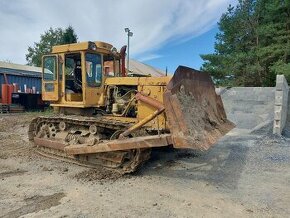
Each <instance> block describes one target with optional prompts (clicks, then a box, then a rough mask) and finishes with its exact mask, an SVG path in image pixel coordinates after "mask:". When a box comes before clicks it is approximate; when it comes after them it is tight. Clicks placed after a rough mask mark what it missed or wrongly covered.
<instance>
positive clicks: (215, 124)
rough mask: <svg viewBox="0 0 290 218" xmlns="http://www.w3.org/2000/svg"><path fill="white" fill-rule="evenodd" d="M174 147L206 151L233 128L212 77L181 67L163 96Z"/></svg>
mask: <svg viewBox="0 0 290 218" xmlns="http://www.w3.org/2000/svg"><path fill="white" fill-rule="evenodd" d="M164 105H165V113H166V117H167V119H168V121H169V128H170V132H171V135H172V141H173V146H174V147H175V148H192V149H200V150H207V149H208V148H210V147H211V146H212V145H213V144H214V143H216V142H217V140H218V139H219V138H221V137H222V136H223V135H225V134H226V133H227V132H229V131H230V130H231V129H232V128H234V126H235V125H234V124H233V123H232V122H230V121H229V120H227V117H226V113H225V110H224V107H223V103H222V100H221V97H220V96H219V95H217V94H216V92H215V88H214V84H213V82H212V80H211V77H210V76H209V74H207V73H205V72H200V71H197V70H194V69H191V68H188V67H184V66H179V67H178V68H177V69H176V71H175V74H174V76H173V77H172V79H171V80H170V82H169V83H168V85H167V91H166V92H165V93H164Z"/></svg>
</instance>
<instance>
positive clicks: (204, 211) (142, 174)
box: [0, 114, 290, 217]
mask: <svg viewBox="0 0 290 218" xmlns="http://www.w3.org/2000/svg"><path fill="white" fill-rule="evenodd" d="M36 115H37V114H24V115H9V116H5V115H0V123H1V125H0V193H1V196H0V217H19V216H21V217H287V216H289V214H290V207H289V205H290V140H289V139H287V138H278V137H273V136H270V134H268V130H267V129H266V130H263V131H256V132H255V133H251V134H241V132H239V130H238V129H235V130H233V131H232V132H230V133H229V134H228V135H227V136H226V137H225V138H223V139H222V140H221V141H220V142H219V143H218V144H216V145H215V146H214V147H213V148H212V149H210V150H209V151H207V152H204V153H197V152H193V151H174V150H172V149H163V150H155V151H154V152H153V154H152V158H151V160H150V161H149V162H148V163H147V164H146V165H145V166H144V167H143V168H142V169H141V170H139V171H138V172H137V173H135V174H133V175H127V176H124V177H120V176H115V175H113V174H109V173H108V172H106V171H101V170H99V171H98V170H90V169H88V168H84V167H81V166H77V165H72V164H69V163H64V162H61V161H56V160H51V159H48V158H45V157H42V156H39V155H37V154H36V153H35V152H34V148H33V146H32V145H30V143H29V142H28V140H27V127H28V123H29V121H30V120H31V119H32V118H33V117H34V116H36Z"/></svg>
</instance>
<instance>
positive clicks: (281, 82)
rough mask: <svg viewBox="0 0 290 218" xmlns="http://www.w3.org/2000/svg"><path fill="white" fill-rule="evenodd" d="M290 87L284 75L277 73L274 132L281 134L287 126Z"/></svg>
mask: <svg viewBox="0 0 290 218" xmlns="http://www.w3.org/2000/svg"><path fill="white" fill-rule="evenodd" d="M288 92H289V87H288V83H287V80H286V78H285V77H284V75H277V77H276V90H275V108H274V126H273V133H274V134H277V135H281V134H282V131H283V129H284V127H285V123H286V119H287V112H288Z"/></svg>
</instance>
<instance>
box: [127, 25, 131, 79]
mask: <svg viewBox="0 0 290 218" xmlns="http://www.w3.org/2000/svg"><path fill="white" fill-rule="evenodd" d="M129 33H130V30H129V32H128V57H127V71H128V72H127V75H128V73H129V57H130V53H129V51H130V45H129V42H130V36H129Z"/></svg>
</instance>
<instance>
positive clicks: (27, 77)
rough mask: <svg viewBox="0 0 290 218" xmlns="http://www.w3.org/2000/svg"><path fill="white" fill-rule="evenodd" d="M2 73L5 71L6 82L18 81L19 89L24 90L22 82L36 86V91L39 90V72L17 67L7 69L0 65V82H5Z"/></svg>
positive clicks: (30, 86) (29, 85)
mask: <svg viewBox="0 0 290 218" xmlns="http://www.w3.org/2000/svg"><path fill="white" fill-rule="evenodd" d="M4 73H6V76H7V79H8V83H9V84H12V83H18V85H19V87H20V89H21V91H22V92H23V91H24V84H26V86H27V87H29V88H32V87H33V86H35V87H36V91H38V92H41V73H40V72H33V71H24V70H19V69H8V68H1V67H0V84H3V83H5V79H4ZM1 95H2V93H1V88H0V96H1Z"/></svg>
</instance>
